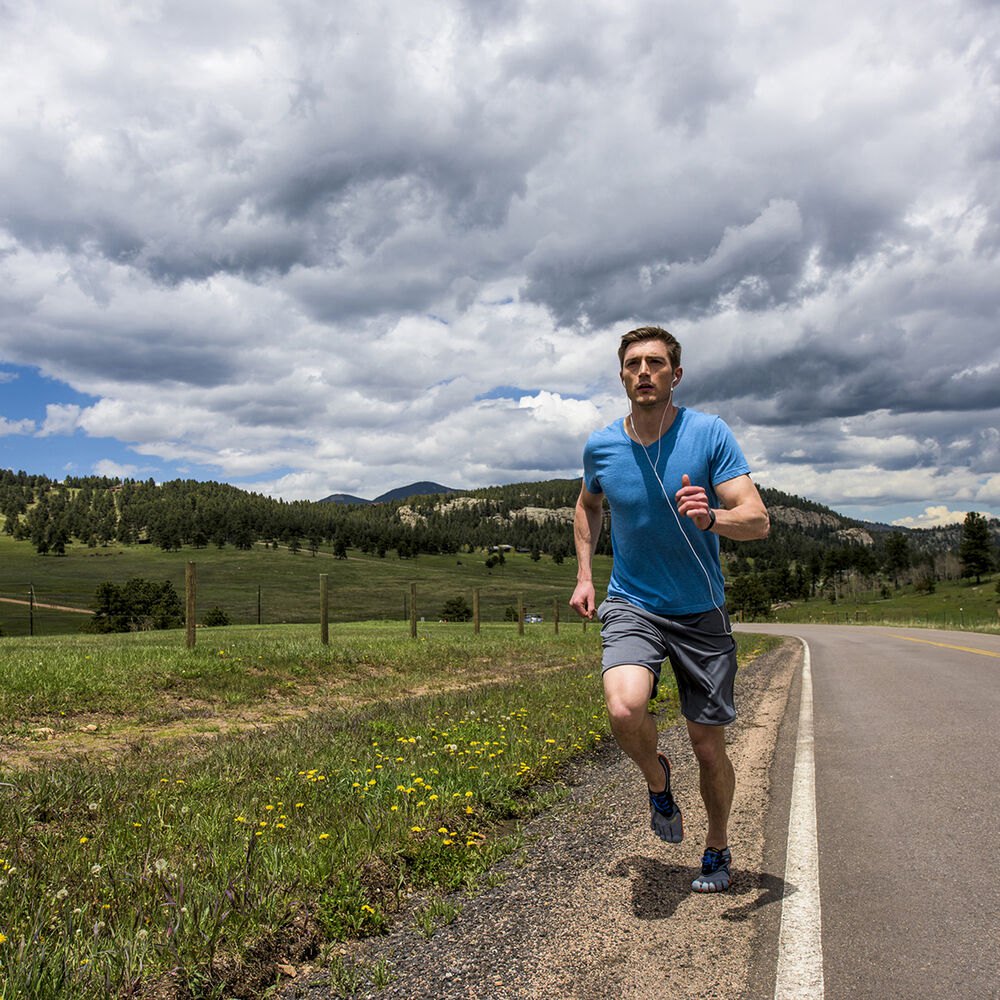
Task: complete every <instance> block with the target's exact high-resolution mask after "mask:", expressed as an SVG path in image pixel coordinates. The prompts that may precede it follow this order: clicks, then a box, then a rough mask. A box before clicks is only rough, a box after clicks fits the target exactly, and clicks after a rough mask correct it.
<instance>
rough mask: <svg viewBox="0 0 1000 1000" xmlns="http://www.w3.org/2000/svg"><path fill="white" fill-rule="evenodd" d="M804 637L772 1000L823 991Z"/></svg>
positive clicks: (815, 999)
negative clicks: (783, 887) (783, 886)
mask: <svg viewBox="0 0 1000 1000" xmlns="http://www.w3.org/2000/svg"><path fill="white" fill-rule="evenodd" d="M800 642H801V643H802V647H803V659H802V697H801V701H800V703H799V731H798V737H797V739H796V742H795V769H794V771H793V774H792V801H791V810H790V812H789V816H788V848H787V854H786V855H785V892H784V896H783V898H782V902H781V930H780V932H779V934H778V970H777V975H776V977H775V982H774V1000H822V997H823V995H824V987H823V933H822V922H821V918H820V899H819V847H818V841H817V837H816V763H815V756H814V742H813V692H812V669H811V668H810V665H809V644H808V643H807V642H806V641H805V640H804V639H800Z"/></svg>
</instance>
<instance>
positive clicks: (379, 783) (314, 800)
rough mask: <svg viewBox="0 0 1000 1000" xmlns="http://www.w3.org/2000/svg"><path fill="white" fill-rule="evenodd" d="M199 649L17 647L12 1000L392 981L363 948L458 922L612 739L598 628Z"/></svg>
mask: <svg viewBox="0 0 1000 1000" xmlns="http://www.w3.org/2000/svg"><path fill="white" fill-rule="evenodd" d="M307 558H308V557H307ZM200 639H203V640H204V641H199V644H198V646H197V648H196V649H195V650H193V651H188V650H186V649H184V647H183V642H182V635H181V634H180V633H177V632H161V633H145V634H134V635H126V636H74V637H36V638H11V639H6V640H4V642H3V643H2V644H0V692H2V699H0V733H3V737H2V740H3V743H2V746H3V750H4V755H3V763H2V764H0V997H2V998H3V1000H13V998H15V997H17V998H18V1000H22V998H38V1000H42V998H45V1000H49V998H57V997H74V998H77V997H79V998H88V1000H89V998H97V997H101V998H106V997H154V996H155V997H157V998H165V997H167V998H169V997H178V998H179V997H224V996H234V997H235V996H248V997H250V996H252V997H261V996H266V994H267V992H268V991H269V989H270V988H271V987H272V986H273V985H274V984H275V983H276V982H277V981H278V980H279V979H280V978H281V976H282V973H281V971H280V966H282V965H288V964H289V963H292V964H294V965H297V964H299V963H302V962H314V961H317V960H323V957H324V956H325V961H326V964H327V967H328V969H329V972H330V977H331V995H333V996H336V995H340V994H343V993H346V992H347V991H348V990H349V989H351V988H354V987H357V986H358V985H359V984H362V983H364V984H367V985H370V986H376V987H377V985H378V984H379V983H380V982H382V983H384V982H386V981H387V980H388V978H390V977H391V967H389V966H387V965H386V964H385V963H381V964H379V965H376V966H372V967H370V968H367V967H364V966H363V965H357V964H354V963H353V962H352V960H351V958H350V945H351V942H354V941H357V940H359V939H361V938H364V937H365V936H369V935H373V934H378V933H381V932H383V931H384V930H385V929H386V927H387V926H388V925H389V924H390V923H391V922H392V921H394V920H404V919H405V920H410V921H412V922H413V923H414V925H415V926H416V927H417V928H418V929H419V930H420V931H421V933H424V934H427V935H430V934H433V933H434V930H435V928H436V927H437V926H439V925H440V924H441V923H443V922H447V921H449V920H451V919H453V918H454V916H455V915H456V914H457V913H458V912H459V910H460V908H461V898H462V893H463V892H468V893H472V892H475V891H477V889H478V888H480V887H482V886H485V885H489V884H491V882H492V880H493V879H494V878H496V877H497V876H496V875H495V873H494V872H493V871H492V870H491V869H492V867H493V865H494V864H495V862H496V861H497V860H498V859H500V858H501V857H503V856H505V855H507V854H509V853H510V852H512V851H516V850H517V849H518V848H519V846H520V843H521V839H520V838H521V835H520V833H519V827H518V822H519V821H520V820H521V819H523V818H524V817H526V816H530V815H531V814H533V813H535V812H537V811H538V810H539V809H542V808H545V807H546V805H548V804H550V803H551V802H552V801H554V799H556V798H558V797H559V794H560V784H559V778H560V775H561V774H562V773H563V771H564V769H565V768H566V767H567V765H569V764H570V763H571V762H572V760H573V759H574V758H577V757H579V756H581V755H584V754H588V753H590V752H593V751H594V750H595V748H598V747H600V746H601V745H602V743H604V742H605V741H606V740H607V736H608V734H607V725H606V718H605V714H604V711H603V704H602V701H601V696H600V680H599V657H600V653H599V646H600V642H599V634H598V630H597V628H594V627H591V628H588V629H586V630H585V629H583V628H582V627H581V626H580V625H579V624H577V625H576V626H575V627H573V628H569V627H565V628H562V629H561V630H560V632H559V633H558V634H556V633H555V632H554V630H553V629H552V628H551V626H549V625H544V626H543V625H534V626H529V627H528V628H527V629H526V631H525V634H524V635H523V636H519V635H518V634H517V632H516V629H514V628H513V627H511V626H510V625H500V624H497V625H487V626H484V628H483V631H482V633H481V634H480V635H479V636H476V635H474V634H473V633H472V630H471V627H470V626H468V625H444V624H438V623H433V624H427V625H425V626H422V627H421V631H420V635H419V637H418V639H417V640H413V639H410V638H409V637H408V635H402V634H401V630H400V629H399V627H398V623H395V622H392V623H365V624H354V625H349V626H346V625H345V626H336V627H335V628H333V629H331V640H332V641H331V644H330V645H329V646H322V645H321V644H320V643H319V640H318V636H317V635H316V629H315V628H313V627H306V626H270V627H266V628H257V627H245V626H244V627H236V626H234V627H227V628H219V629H213V630H212V631H211V642H209V641H207V638H204V636H201V637H200ZM772 641H773V640H765V639H756V640H755V639H753V638H750V637H745V636H740V637H739V642H740V647H741V653H740V655H741V656H742V657H744V658H745V657H747V656H750V655H753V654H754V653H755V652H758V651H760V650H761V649H762V648H764V644H765V643H769V642H772ZM662 687H663V692H662V695H661V698H660V701H659V704H658V706H657V710H658V712H659V716H660V719H661V721H662V723H663V724H664V725H666V724H669V723H670V722H671V721H672V720H673V719H674V718H675V716H676V692H675V691H674V690H673V689H672V687H671V686H670V685H669V684H664V685H663V686H662ZM343 949H346V952H345V951H344V950H343Z"/></svg>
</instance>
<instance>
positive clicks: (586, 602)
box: [569, 580, 597, 620]
mask: <svg viewBox="0 0 1000 1000" xmlns="http://www.w3.org/2000/svg"><path fill="white" fill-rule="evenodd" d="M595 601H596V597H595V594H594V584H593V583H592V582H591V581H590V580H584V581H582V582H581V583H578V584H577V585H576V590H574V591H573V596H572V597H571V598H570V599H569V606H570V607H571V608H572V609H573V610H574V611H575V612H576V613H577V614H578V615H579V616H580V617H581V618H587V619H588V620H589V619H592V618H593V617H594V614H595V613H596V612H597V608H596V607H595Z"/></svg>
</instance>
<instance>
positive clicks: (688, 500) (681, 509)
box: [675, 475, 771, 542]
mask: <svg viewBox="0 0 1000 1000" xmlns="http://www.w3.org/2000/svg"><path fill="white" fill-rule="evenodd" d="M715 493H716V496H718V498H719V500H720V501H722V506H721V507H717V508H714V509H713V508H710V507H709V505H708V494H707V493H706V492H705V488H704V487H703V486H692V485H691V479H690V477H688V476H686V475H685V476H682V477H681V488H680V489H679V490H678V491H677V493H676V495H675V496H676V500H677V511H678V513H679V514H680V515H681V516H682V517H690V518H691V520H692V521H694V523H695V524H696V525H697V526H698V527H699V528H701V530H702V531H713V532H715V534H717V535H722V536H723V537H724V538H732V539H733V540H734V541H738V542H747V541H752V540H753V539H755V538H766V537H767V534H768V532H769V531H770V530H771V520H770V518H769V517H768V515H767V508H766V507H765V506H764V501H763V500H761V498H760V493H758V492H757V487H756V486H755V485H754V483H753V480H752V479H751V478H750V477H749V476H736V478H735V479H727V480H726V481H725V482H723V483H717V484H716V486H715Z"/></svg>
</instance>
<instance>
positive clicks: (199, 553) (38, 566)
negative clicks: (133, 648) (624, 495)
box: [0, 535, 998, 636]
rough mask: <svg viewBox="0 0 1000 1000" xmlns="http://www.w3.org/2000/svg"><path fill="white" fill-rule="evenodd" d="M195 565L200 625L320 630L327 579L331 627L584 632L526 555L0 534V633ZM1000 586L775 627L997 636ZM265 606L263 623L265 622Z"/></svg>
mask: <svg viewBox="0 0 1000 1000" xmlns="http://www.w3.org/2000/svg"><path fill="white" fill-rule="evenodd" d="M189 561H191V562H194V563H195V564H196V566H197V575H198V620H199V621H201V620H202V619H203V618H204V615H205V613H206V612H207V611H209V610H210V609H212V608H213V607H216V606H218V607H220V608H221V609H222V610H223V611H225V613H226V614H227V615H228V616H229V619H230V621H231V622H232V623H233V624H234V625H253V624H257V623H258V620H259V621H260V623H261V624H265V625H267V624H305V623H310V622H317V621H318V620H319V576H320V574H321V573H326V574H327V576H328V579H329V588H330V619H331V621H333V622H348V621H373V620H379V621H393V620H395V621H399V622H400V623H404V622H405V621H406V620H407V618H408V615H409V606H408V601H409V594H410V585H411V584H416V585H417V614H418V617H420V618H424V619H426V620H427V621H436V620H437V619H438V618H439V617H440V611H441V608H442V606H443V605H444V603H445V602H446V601H448V600H450V599H452V598H455V597H459V596H461V597H464V598H465V599H466V601H468V603H469V604H470V605H471V603H472V592H473V590H474V589H475V588H479V591H480V610H481V616H482V619H483V621H485V622H488V621H493V622H500V621H503V619H504V614H505V611H506V610H507V609H508V608H509V607H511V606H514V605H515V604H516V603H517V599H518V595H521V597H522V599H523V600H524V604H525V607H526V609H527V610H528V611H529V612H534V613H538V614H541V615H542V616H543V617H544V619H545V623H546V625H548V624H550V623H551V618H552V609H553V601H558V603H559V614H560V619H561V620H562V621H564V622H567V623H569V622H577V618H576V616H575V614H573V612H572V611H571V610H570V609H569V607H568V604H567V602H568V601H569V597H570V595H571V594H572V591H573V586H574V582H575V578H576V560H575V559H566V560H565V562H563V563H562V564H561V565H560V564H556V563H554V562H553V561H552V559H551V558H550V557H549V556H543V557H542V558H541V559H540V560H539V561H538V562H534V561H532V559H531V557H530V556H529V555H527V554H525V553H515V552H511V553H508V554H507V556H506V564H505V565H504V566H503V567H502V568H501V567H496V568H494V569H493V570H488V569H487V568H486V566H485V565H484V554H483V553H482V552H476V553H460V554H458V555H450V556H431V555H421V556H419V557H417V558H416V559H399V558H397V557H396V556H395V555H394V554H392V555H387V556H386V557H385V558H384V559H379V558H377V557H376V556H366V555H363V554H361V553H360V552H358V551H356V550H353V549H352V550H350V552H349V556H348V558H347V559H335V558H333V556H332V554H331V553H330V551H329V549H325V550H321V551H320V552H319V553H318V554H317V555H315V556H313V555H312V554H311V553H310V552H309V550H308V549H303V550H302V551H301V552H299V553H298V554H292V553H291V552H289V551H288V550H287V549H277V550H275V549H268V548H264V546H263V545H257V546H255V547H254V548H253V549H252V550H250V551H248V552H240V551H237V550H236V549H234V548H231V547H230V548H225V549H217V548H212V547H210V548H204V549H187V548H186V549H182V550H181V551H179V552H163V551H161V550H160V549H157V548H154V547H152V546H149V545H134V546H121V545H112V546H108V547H107V548H97V549H88V548H87V547H86V546H81V545H74V546H71V547H70V548H69V550H68V551H67V554H66V555H65V556H39V555H37V554H36V553H35V551H34V549H33V548H32V546H31V545H30V544H29V543H27V542H14V541H12V540H11V539H10V538H9V537H8V536H6V535H0V630H2V632H3V634H4V635H10V636H17V635H27V634H28V633H29V627H31V628H33V631H34V634H35V635H41V636H44V635H67V634H72V633H75V632H78V631H79V630H80V627H81V623H83V622H85V620H86V619H85V617H84V616H82V615H80V614H72V613H67V612H61V611H55V610H51V609H47V608H44V607H40V606H38V605H45V604H52V605H64V606H70V607H77V608H84V609H85V608H87V607H88V606H89V605H90V604H91V602H92V601H93V598H94V592H95V590H96V589H97V586H98V585H99V584H100V583H103V582H104V581H105V580H111V581H112V582H115V583H123V582H124V581H125V580H127V579H128V578H129V577H133V576H141V577H146V578H147V579H151V580H157V581H159V580H169V581H170V582H171V583H173V585H174V586H175V587H176V589H177V592H178V594H180V595H182V596H183V592H184V570H185V566H186V565H187V563H188V562H189ZM610 572H611V560H610V558H608V557H604V556H598V557H596V558H595V560H594V576H595V580H596V584H597V588H598V592H599V593H600V592H601V591H602V590H603V589H604V588H606V586H607V580H608V577H609V575H610ZM997 579H998V577H997V576H996V575H994V576H992V577H989V578H986V579H984V580H983V582H982V583H981V584H979V585H975V584H973V583H970V582H968V581H962V582H953V581H945V582H941V583H939V584H938V585H937V589H936V591H935V593H933V594H916V593H914V592H913V588H912V587H907V588H902V589H900V590H899V591H894V592H893V593H892V594H891V596H889V597H888V598H882V597H881V595H880V594H879V593H877V592H871V591H864V592H861V593H858V594H852V593H851V592H850V591H848V590H845V592H844V594H843V595H842V596H841V597H840V599H839V600H838V601H837V603H836V604H831V603H830V602H829V600H827V599H825V598H817V599H815V600H812V601H803V602H795V603H794V604H793V605H791V606H789V607H781V608H778V609H776V611H775V612H774V614H773V616H772V619H771V620H777V621H788V622H808V621H818V622H822V621H829V622H837V621H839V622H844V621H851V622H869V623H873V624H874V623H878V622H882V621H885V622H893V623H896V624H913V625H926V626H934V627H940V628H974V629H991V630H992V629H996V628H997V627H998V617H997V606H998V595H997V593H996V581H997ZM30 587H33V588H34V595H35V601H36V607H35V610H34V613H33V622H30V623H29V614H30V612H29V608H28V606H27V605H26V604H24V603H21V604H12V603H5V602H4V601H3V600H2V599H4V598H6V599H8V600H16V601H21V602H24V601H27V600H28V593H29V588H30ZM258 598H259V619H258Z"/></svg>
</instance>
